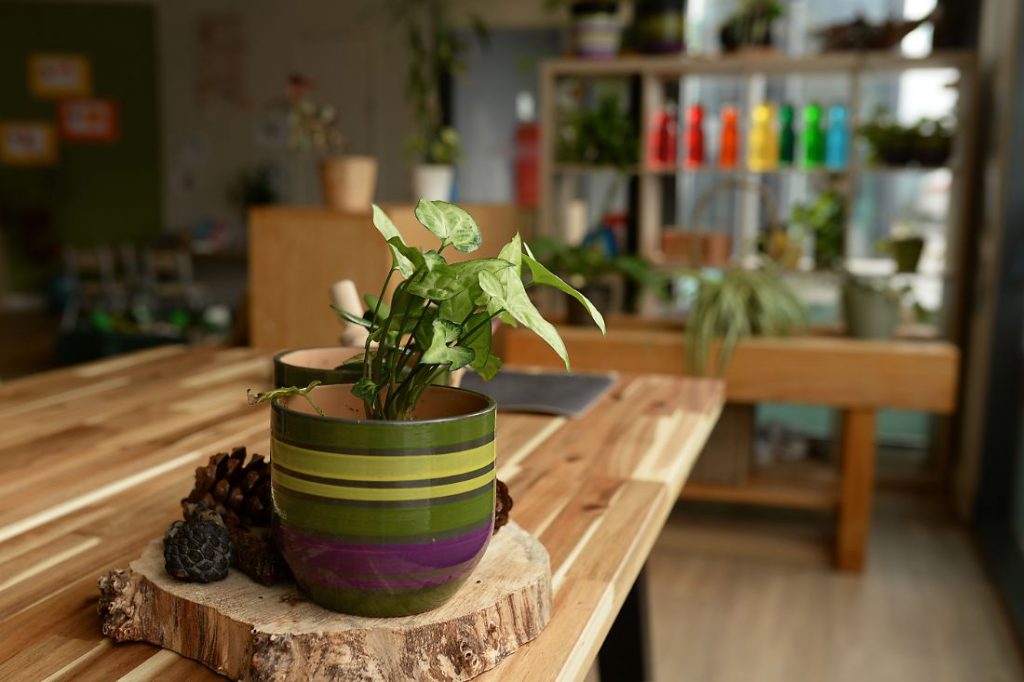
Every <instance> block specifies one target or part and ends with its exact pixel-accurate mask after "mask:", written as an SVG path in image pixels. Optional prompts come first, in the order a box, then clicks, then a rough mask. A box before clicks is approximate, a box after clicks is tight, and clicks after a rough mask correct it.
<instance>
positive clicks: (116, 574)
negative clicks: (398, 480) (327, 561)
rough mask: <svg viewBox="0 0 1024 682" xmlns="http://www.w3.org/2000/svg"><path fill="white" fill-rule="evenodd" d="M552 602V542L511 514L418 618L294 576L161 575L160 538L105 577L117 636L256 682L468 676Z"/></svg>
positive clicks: (540, 620)
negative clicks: (341, 601) (371, 609)
mask: <svg viewBox="0 0 1024 682" xmlns="http://www.w3.org/2000/svg"><path fill="white" fill-rule="evenodd" d="M551 608H552V607H551V567H550V559H549V558H548V553H547V550H545V549H544V546H543V545H542V544H541V543H540V541H539V540H537V539H536V538H534V537H533V536H532V535H530V534H529V533H527V532H526V531H524V530H522V529H521V528H520V527H519V526H517V525H516V524H515V523H510V524H508V525H507V526H505V527H504V528H502V529H501V531H500V532H499V533H498V534H497V535H495V536H494V537H493V538H492V540H491V544H490V547H488V549H487V552H486V553H485V554H484V557H483V559H481V561H480V564H479V565H478V566H477V567H476V569H475V570H474V571H473V573H472V574H471V575H470V577H469V580H467V582H466V584H465V585H463V586H462V588H460V590H459V591H458V593H456V595H455V596H454V597H453V598H452V599H451V600H450V601H448V603H446V604H444V605H443V606H441V607H440V608H438V609H435V610H433V611H428V612H427V613H422V614H418V615H415V616H406V617H402V618H360V617H357V616H347V615H344V614H340V613H335V612H333V611H328V610H326V609H323V608H321V607H319V606H317V605H315V604H313V603H312V602H310V601H307V599H306V597H305V596H304V595H303V594H302V593H301V592H299V590H298V588H297V587H296V586H295V585H294V583H290V582H289V583H285V584H282V585H275V586H272V587H265V586H263V585H259V584H257V583H255V582H253V581H252V580H250V579H249V578H248V577H246V576H245V575H243V574H242V573H240V572H238V571H236V570H234V569H232V571H231V573H230V575H229V576H228V577H227V578H226V579H224V580H222V581H220V582H216V583H209V584H205V585H204V584H197V583H182V582H178V581H176V580H175V579H173V578H171V577H170V576H168V575H167V574H166V573H165V572H164V560H163V543H162V541H161V540H153V541H152V542H151V543H150V544H149V545H148V546H147V547H146V549H145V550H144V551H143V553H142V556H141V557H140V558H138V559H136V560H135V561H133V562H132V563H131V565H130V567H129V568H128V569H127V570H125V571H121V570H117V571H112V572H111V573H110V574H108V575H106V576H104V577H102V578H101V579H100V602H99V609H100V615H101V618H102V621H103V634H104V635H107V636H109V637H110V638H111V639H113V640H114V641H115V642H129V641H147V642H151V643H153V644H156V645H158V646H161V647H163V648H165V649H170V650H171V651H174V652H176V653H179V654H181V655H182V656H186V657H188V658H192V659H195V660H197V661H199V662H200V663H202V664H204V665H206V666H207V667H208V668H210V669H211V670H213V671H215V672H217V673H219V674H221V675H224V676H226V677H229V678H231V679H236V680H252V681H254V682H263V681H265V680H316V679H345V680H348V679H353V680H393V679H417V680H468V679H471V678H473V677H476V676H477V675H480V674H481V673H483V672H485V671H487V670H490V669H491V668H493V667H494V666H496V665H498V663H500V662H501V661H502V660H503V659H505V658H506V657H508V656H509V655H511V654H512V653H513V652H515V651H516V650H517V649H518V648H519V647H520V646H522V645H523V644H525V643H526V642H529V641H530V640H532V639H534V638H535V637H536V636H537V635H539V634H540V632H541V630H542V629H543V628H544V626H546V625H547V624H548V622H549V621H550V619H551Z"/></svg>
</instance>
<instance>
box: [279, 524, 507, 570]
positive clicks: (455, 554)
mask: <svg viewBox="0 0 1024 682" xmlns="http://www.w3.org/2000/svg"><path fill="white" fill-rule="evenodd" d="M276 532H277V543H278V546H279V547H280V548H281V553H282V554H283V555H284V557H285V559H286V560H287V561H288V565H289V566H292V567H293V570H294V567H297V566H301V565H308V566H316V567H317V568H319V569H321V570H324V571H329V572H331V573H335V574H338V575H358V574H367V573H369V574H371V575H387V576H400V575H403V574H408V573H419V572H423V571H430V570H434V569H440V568H447V567H451V566H455V565H457V564H461V563H464V562H466V561H469V560H471V559H473V558H474V557H476V556H477V555H478V554H480V553H482V550H483V549H484V548H485V547H486V546H487V542H488V540H489V539H490V537H491V532H492V529H491V527H490V526H489V525H488V526H483V527H482V528H478V529H476V530H473V531H470V532H469V533H465V534H463V535H459V536H456V537H454V538H448V539H446V540H436V541H433V542H424V543H417V544H411V545H410V544H406V545H369V544H356V543H349V542H339V541H336V540H326V539H323V538H318V537H315V536H312V535H307V534H305V533H302V532H301V531H297V530H294V529H291V528H288V527H287V526H285V525H284V524H280V525H278V527H277V529H276Z"/></svg>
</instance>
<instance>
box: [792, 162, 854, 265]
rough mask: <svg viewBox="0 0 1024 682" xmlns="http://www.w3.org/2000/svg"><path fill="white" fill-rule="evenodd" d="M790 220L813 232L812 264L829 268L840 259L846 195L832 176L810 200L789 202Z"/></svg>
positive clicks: (805, 230) (843, 235)
mask: <svg viewBox="0 0 1024 682" xmlns="http://www.w3.org/2000/svg"><path fill="white" fill-rule="evenodd" d="M792 223H793V225H794V226H795V227H797V228H800V229H801V230H803V231H804V232H805V233H806V234H810V235H813V236H814V264H815V266H816V267H819V268H832V267H835V266H836V265H837V263H839V261H841V260H842V258H843V254H844V253H845V251H846V248H845V238H846V196H845V195H843V193H842V192H841V191H839V188H838V186H837V184H836V181H835V179H834V178H833V179H830V180H829V183H828V185H827V186H826V188H825V189H824V191H822V192H821V193H820V194H819V195H818V198H817V199H816V200H815V201H814V202H813V203H810V204H797V205H795V206H793V215H792Z"/></svg>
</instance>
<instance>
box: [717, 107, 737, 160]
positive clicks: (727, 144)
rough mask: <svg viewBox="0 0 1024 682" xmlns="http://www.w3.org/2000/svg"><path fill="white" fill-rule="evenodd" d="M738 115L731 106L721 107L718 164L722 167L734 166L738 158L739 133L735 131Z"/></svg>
mask: <svg viewBox="0 0 1024 682" xmlns="http://www.w3.org/2000/svg"><path fill="white" fill-rule="evenodd" d="M738 119H739V115H738V114H737V113H736V109H735V108H733V107H725V108H724V109H722V139H721V142H720V144H719V145H718V165H719V166H720V167H722V168H735V167H736V164H737V163H738V159H739V137H738V136H739V133H738V132H737V126H738Z"/></svg>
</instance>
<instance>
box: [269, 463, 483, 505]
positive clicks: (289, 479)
mask: <svg viewBox="0 0 1024 682" xmlns="http://www.w3.org/2000/svg"><path fill="white" fill-rule="evenodd" d="M493 480H494V470H493V469H492V470H491V471H488V472H487V473H486V474H483V475H482V476H477V477H476V478H471V479H469V480H468V481H459V482H458V483H449V484H447V485H436V486H429V487H426V488H350V487H347V486H341V485H330V484H327V483H314V482H313V481H304V480H302V479H300V478H295V477H294V476H289V475H288V474H286V473H284V472H283V471H275V472H274V483H275V484H276V485H281V486H284V487H285V488H288V489H289V490H294V491H296V492H300V493H306V494H309V495H316V496H318V497H328V498H331V499H335V500H360V501H370V502H403V501H406V500H432V499H435V498H438V497H448V496H449V495H458V494H459V493H467V492H470V491H471V490H476V489H477V488H480V487H482V486H484V485H486V484H488V483H490V482H491V481H493Z"/></svg>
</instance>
